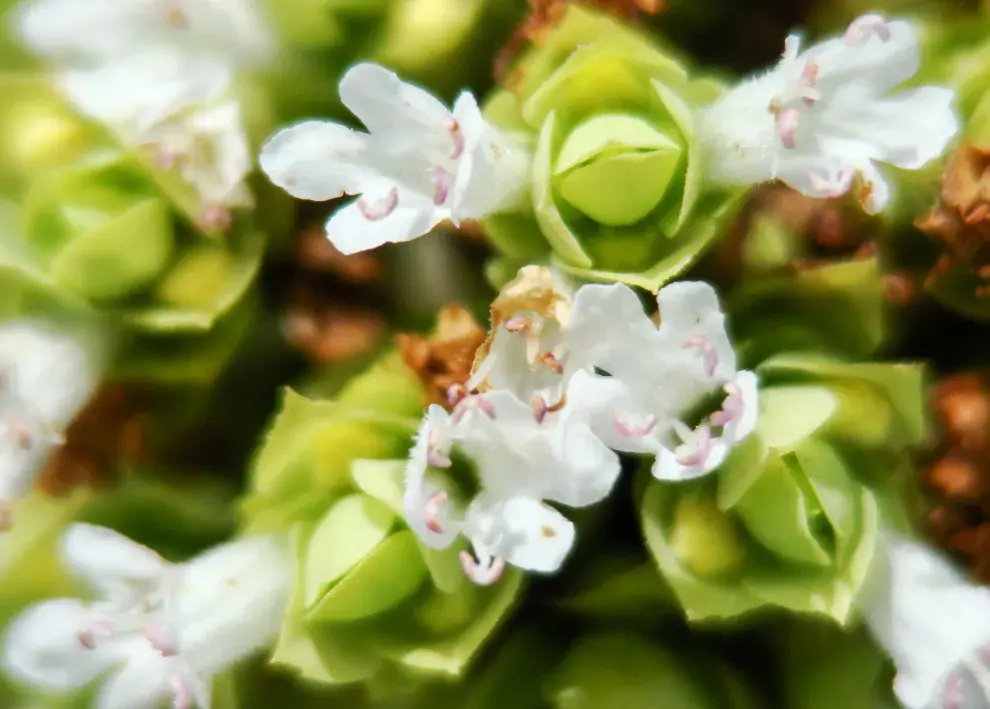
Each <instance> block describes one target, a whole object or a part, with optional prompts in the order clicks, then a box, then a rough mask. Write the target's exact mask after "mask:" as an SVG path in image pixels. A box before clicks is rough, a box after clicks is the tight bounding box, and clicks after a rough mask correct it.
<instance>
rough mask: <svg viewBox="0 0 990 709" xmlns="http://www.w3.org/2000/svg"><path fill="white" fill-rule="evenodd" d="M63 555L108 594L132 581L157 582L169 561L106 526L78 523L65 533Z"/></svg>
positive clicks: (71, 564)
mask: <svg viewBox="0 0 990 709" xmlns="http://www.w3.org/2000/svg"><path fill="white" fill-rule="evenodd" d="M62 558H63V559H64V560H65V563H66V564H67V565H68V566H69V567H70V568H71V569H72V570H73V571H74V572H75V573H76V574H78V575H79V576H81V577H82V578H84V579H86V580H87V581H88V582H89V583H91V584H92V585H93V586H94V587H95V588H98V589H101V590H103V591H104V592H105V593H107V594H108V595H114V594H117V593H120V592H121V590H122V588H121V587H126V586H128V585H131V584H154V583H157V582H159V581H160V580H162V579H163V578H164V577H165V575H166V574H167V573H168V572H169V570H170V566H171V565H170V564H169V563H168V562H167V561H165V560H164V559H162V558H161V557H160V556H159V555H158V554H157V553H155V552H154V551H152V550H151V549H148V548H147V547H145V546H142V545H140V544H138V543H137V542H134V541H131V540H130V539H128V538H127V537H125V536H124V535H122V534H119V533H118V532H115V531H113V530H112V529H107V528H106V527H97V526H96V525H92V524H83V523H76V524H73V525H71V526H70V527H69V528H68V529H67V530H66V531H65V532H64V533H63V535H62Z"/></svg>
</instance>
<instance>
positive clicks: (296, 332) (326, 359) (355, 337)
mask: <svg viewBox="0 0 990 709" xmlns="http://www.w3.org/2000/svg"><path fill="white" fill-rule="evenodd" d="M385 331H386V323H385V319H384V318H383V317H382V316H381V315H379V314H378V313H376V312H374V311H372V310H368V309H365V308H351V307H344V306H337V305H334V304H332V303H324V302H321V301H319V300H317V299H316V298H301V299H298V300H297V301H296V302H295V303H294V304H293V305H292V306H291V307H290V308H289V310H288V312H286V314H285V316H284V317H283V319H282V332H283V333H284V335H285V337H286V338H287V339H288V340H289V342H291V343H292V344H293V345H294V346H295V347H296V348H297V349H299V350H300V351H301V352H303V354H305V355H306V356H307V357H308V358H309V359H310V360H312V361H313V362H316V363H318V364H332V363H334V362H342V361H344V360H347V359H350V358H352V357H356V356H357V355H360V354H362V353H364V352H369V351H370V350H372V349H373V348H375V347H376V346H377V345H378V344H379V343H380V342H381V341H382V338H383V337H384V336H385Z"/></svg>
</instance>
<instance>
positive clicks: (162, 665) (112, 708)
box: [93, 642, 184, 709]
mask: <svg viewBox="0 0 990 709" xmlns="http://www.w3.org/2000/svg"><path fill="white" fill-rule="evenodd" d="M181 677H183V674H182V670H181V664H180V661H179V660H178V658H174V657H173V658H165V657H162V655H161V654H160V653H159V652H158V651H157V650H155V649H154V648H152V647H151V645H150V644H149V643H147V642H139V643H136V644H135V645H134V647H133V650H132V652H131V655H130V658H129V660H128V662H127V664H125V665H124V666H123V667H122V668H121V669H120V671H119V672H116V673H115V674H114V675H113V676H112V677H110V678H109V679H108V680H107V682H106V684H104V685H103V687H102V688H101V689H100V692H99V694H97V696H96V699H95V700H94V703H93V706H94V707H95V709H147V708H148V707H156V706H159V705H160V704H161V702H162V701H163V700H165V699H169V698H171V697H173V696H174V693H173V690H172V682H173V681H184V680H181V679H180V678H181ZM173 678H175V679H174V680H173ZM177 706H182V705H177Z"/></svg>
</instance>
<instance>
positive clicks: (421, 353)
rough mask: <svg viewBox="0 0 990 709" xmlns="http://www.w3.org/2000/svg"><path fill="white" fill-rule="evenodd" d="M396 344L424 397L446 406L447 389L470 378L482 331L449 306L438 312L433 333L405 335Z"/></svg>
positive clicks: (467, 316)
mask: <svg viewBox="0 0 990 709" xmlns="http://www.w3.org/2000/svg"><path fill="white" fill-rule="evenodd" d="M396 341H397V344H398V346H399V354H400V356H401V357H402V361H403V362H405V364H406V366H408V367H409V368H410V369H412V370H413V371H414V372H416V374H418V375H419V378H420V379H421V380H422V382H423V386H424V389H425V392H426V397H425V398H426V399H427V400H428V401H430V402H432V403H436V404H441V405H443V406H446V405H447V403H448V402H447V392H448V390H449V389H450V388H451V387H453V386H457V385H461V386H463V385H464V384H466V383H467V381H468V379H469V378H470V376H471V365H472V364H473V362H474V356H475V352H476V351H477V350H478V348H479V347H480V346H481V345H482V343H483V342H484V341H485V330H484V328H482V327H481V325H479V324H478V321H477V320H475V319H474V316H473V315H471V313H470V312H469V311H468V310H467V309H466V308H464V307H462V306H460V305H449V306H447V307H446V308H444V309H443V310H441V311H440V315H439V317H438V319H437V326H436V329H435V330H434V332H433V334H431V335H429V336H427V337H424V336H422V335H417V334H410V333H404V334H400V335H398V336H397V337H396Z"/></svg>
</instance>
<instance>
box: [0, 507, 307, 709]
mask: <svg viewBox="0 0 990 709" xmlns="http://www.w3.org/2000/svg"><path fill="white" fill-rule="evenodd" d="M62 555H63V557H64V559H65V561H66V563H67V564H68V565H69V566H70V567H71V568H72V570H73V571H74V572H76V573H77V574H79V576H81V577H82V578H83V579H84V580H86V581H87V582H89V584H90V585H92V587H93V589H94V590H95V591H96V592H97V593H98V594H99V596H100V598H99V600H98V601H96V602H93V603H85V602H83V601H80V600H78V599H70V598H62V599H56V600H52V601H45V602H43V603H39V604H38V605H35V606H33V607H31V608H29V609H28V610H26V611H25V612H24V613H22V614H21V615H20V616H18V617H17V618H16V619H15V620H14V621H13V622H12V623H11V625H10V627H9V628H8V629H7V632H6V635H5V637H4V645H3V664H4V667H5V668H6V670H7V671H8V672H9V673H10V674H11V675H13V676H15V677H17V678H18V679H20V680H22V681H24V682H27V683H30V684H33V685H36V686H38V687H41V688H46V689H54V690H72V689H78V688H81V687H83V686H85V685H86V684H89V683H90V682H91V681H92V680H94V679H96V678H97V677H99V676H101V675H103V674H105V673H106V672H107V671H113V674H112V676H111V677H110V678H109V679H108V680H107V682H106V683H105V684H104V685H103V687H102V688H101V690H100V692H99V694H98V695H97V698H96V700H95V706H96V708H97V709H135V708H136V707H152V706H157V705H158V704H159V703H160V702H161V701H163V700H165V699H171V700H172V702H173V706H174V707H177V708H184V709H188V708H189V707H191V706H193V705H194V704H195V705H197V706H199V707H200V708H201V709H209V706H210V689H211V682H212V677H213V676H214V675H215V674H216V673H217V672H219V671H221V670H222V669H224V668H225V667H227V666H229V665H230V664H231V663H233V662H236V661H237V660H239V659H242V658H243V657H245V656H247V655H249V654H251V653H253V652H255V651H256V650H258V649H259V648H261V647H263V646H264V645H266V644H267V643H269V642H270V641H271V640H272V639H273V637H274V636H275V634H277V632H278V628H279V624H280V623H281V620H282V615H283V613H284V611H285V606H286V604H287V602H288V587H289V585H290V583H291V564H290V562H289V560H288V557H287V552H286V550H285V549H284V548H283V546H282V544H281V542H280V541H278V540H277V539H275V538H274V537H257V538H249V539H244V540H239V541H235V542H231V543H229V544H226V545H223V546H220V547H218V548H216V549H214V550H212V551H210V552H208V553H206V554H204V555H203V556H201V557H199V558H197V559H194V560H193V561H191V562H189V563H187V564H183V565H172V564H169V563H168V562H166V561H164V560H163V559H162V558H161V557H159V556H158V555H157V554H156V553H155V552H153V551H151V550H150V549H147V548H145V547H142V546H141V545H139V544H136V543H134V542H132V541H130V540H129V539H127V538H126V537H123V536H121V535H119V534H117V533H116V532H113V531H111V530H109V529H104V528H101V527H94V526H91V525H86V524H75V525H72V526H71V527H69V529H68V530H67V531H66V532H65V535H64V537H63V543H62Z"/></svg>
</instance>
